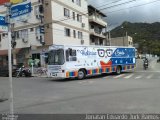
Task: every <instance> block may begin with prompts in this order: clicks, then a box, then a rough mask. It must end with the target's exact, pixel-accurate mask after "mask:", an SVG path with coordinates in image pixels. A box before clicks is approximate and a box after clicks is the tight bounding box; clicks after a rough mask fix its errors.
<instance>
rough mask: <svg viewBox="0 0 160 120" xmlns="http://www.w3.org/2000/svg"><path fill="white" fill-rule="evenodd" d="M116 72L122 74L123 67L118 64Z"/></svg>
mask: <svg viewBox="0 0 160 120" xmlns="http://www.w3.org/2000/svg"><path fill="white" fill-rule="evenodd" d="M116 74H117V75H120V74H121V67H120V66H117V69H116Z"/></svg>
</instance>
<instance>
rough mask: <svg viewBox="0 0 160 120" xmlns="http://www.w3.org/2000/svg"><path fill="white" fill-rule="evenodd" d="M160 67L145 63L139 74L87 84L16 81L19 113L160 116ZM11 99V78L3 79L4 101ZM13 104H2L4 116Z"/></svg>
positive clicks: (0, 109)
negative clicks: (145, 66) (9, 79)
mask: <svg viewBox="0 0 160 120" xmlns="http://www.w3.org/2000/svg"><path fill="white" fill-rule="evenodd" d="M159 74H160V63H156V59H151V60H150V66H149V69H147V70H145V71H144V70H143V65H142V60H138V61H137V68H136V70H135V71H130V72H126V73H123V74H121V75H114V74H111V75H103V76H98V77H92V78H87V79H85V80H52V79H50V78H38V77H32V78H13V87H14V109H15V112H18V113H48V114H49V113H54V114H56V113H159V111H160V104H159V101H160V94H159V91H160V75H159ZM8 97H9V82H8V78H4V77H1V78H0V98H1V99H2V98H8ZM8 111H9V101H8V100H7V101H4V102H0V112H8Z"/></svg>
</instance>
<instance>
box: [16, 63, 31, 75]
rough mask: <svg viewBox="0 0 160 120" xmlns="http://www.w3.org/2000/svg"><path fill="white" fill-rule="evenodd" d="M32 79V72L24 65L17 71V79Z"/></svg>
mask: <svg viewBox="0 0 160 120" xmlns="http://www.w3.org/2000/svg"><path fill="white" fill-rule="evenodd" d="M19 76H20V77H31V70H30V69H29V68H25V67H24V65H23V66H22V67H20V68H19V69H17V75H16V77H19Z"/></svg>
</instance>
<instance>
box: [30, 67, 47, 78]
mask: <svg viewBox="0 0 160 120" xmlns="http://www.w3.org/2000/svg"><path fill="white" fill-rule="evenodd" d="M39 69H40V70H42V72H43V73H39V72H38V70H39ZM30 70H31V72H32V76H33V77H43V78H45V77H48V75H47V71H46V70H47V69H46V68H44V67H39V68H33V71H32V68H30Z"/></svg>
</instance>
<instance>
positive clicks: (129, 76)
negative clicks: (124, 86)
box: [124, 74, 134, 79]
mask: <svg viewBox="0 0 160 120" xmlns="http://www.w3.org/2000/svg"><path fill="white" fill-rule="evenodd" d="M133 75H134V74H131V75H128V76H126V77H124V78H125V79H128V78H131V77H132V76H133Z"/></svg>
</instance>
